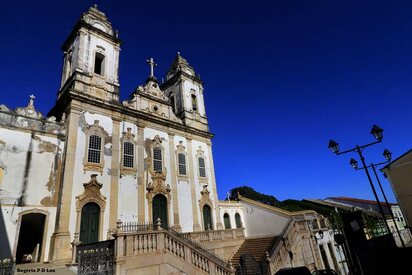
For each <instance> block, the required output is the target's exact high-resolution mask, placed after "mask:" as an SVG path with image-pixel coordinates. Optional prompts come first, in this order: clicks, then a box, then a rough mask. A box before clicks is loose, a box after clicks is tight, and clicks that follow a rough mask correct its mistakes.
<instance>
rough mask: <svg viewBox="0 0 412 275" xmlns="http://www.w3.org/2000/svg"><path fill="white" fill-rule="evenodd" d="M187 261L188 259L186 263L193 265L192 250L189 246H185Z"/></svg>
mask: <svg viewBox="0 0 412 275" xmlns="http://www.w3.org/2000/svg"><path fill="white" fill-rule="evenodd" d="M185 259H186V262H188V263H190V264H191V263H192V248H190V247H189V246H187V245H185Z"/></svg>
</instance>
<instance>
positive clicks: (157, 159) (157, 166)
mask: <svg viewBox="0 0 412 275" xmlns="http://www.w3.org/2000/svg"><path fill="white" fill-rule="evenodd" d="M153 169H154V170H155V171H156V172H159V173H162V150H161V149H160V148H153Z"/></svg>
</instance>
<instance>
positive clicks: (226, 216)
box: [223, 213, 231, 229]
mask: <svg viewBox="0 0 412 275" xmlns="http://www.w3.org/2000/svg"><path fill="white" fill-rule="evenodd" d="M223 222H224V224H225V229H230V228H231V226H230V217H229V214H228V213H225V214H224V215H223Z"/></svg>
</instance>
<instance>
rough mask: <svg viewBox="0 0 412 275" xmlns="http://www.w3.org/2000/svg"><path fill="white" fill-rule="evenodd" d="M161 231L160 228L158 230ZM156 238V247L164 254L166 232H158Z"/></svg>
mask: <svg viewBox="0 0 412 275" xmlns="http://www.w3.org/2000/svg"><path fill="white" fill-rule="evenodd" d="M160 230H161V228H160ZM156 237H157V246H158V250H159V251H161V252H165V251H166V244H165V242H166V231H163V232H159V233H157V234H156Z"/></svg>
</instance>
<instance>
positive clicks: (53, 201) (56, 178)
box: [40, 156, 62, 206]
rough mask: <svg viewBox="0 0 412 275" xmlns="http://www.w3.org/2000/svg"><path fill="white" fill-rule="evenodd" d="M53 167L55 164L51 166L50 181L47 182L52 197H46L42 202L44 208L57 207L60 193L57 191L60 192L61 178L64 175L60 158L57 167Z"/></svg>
mask: <svg viewBox="0 0 412 275" xmlns="http://www.w3.org/2000/svg"><path fill="white" fill-rule="evenodd" d="M53 166H54V164H52V166H51V169H50V175H49V180H48V181H47V184H46V186H47V191H49V192H50V195H49V196H47V197H44V198H43V199H42V200H41V201H40V203H41V205H43V206H57V195H58V192H56V190H59V187H60V178H61V174H62V160H61V157H60V156H58V157H57V167H53ZM53 168H54V169H53ZM56 168H57V169H56Z"/></svg>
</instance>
